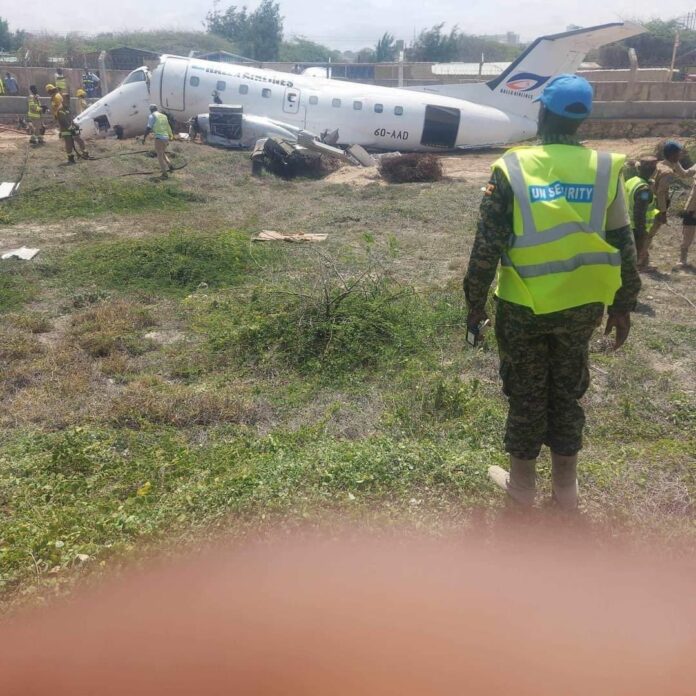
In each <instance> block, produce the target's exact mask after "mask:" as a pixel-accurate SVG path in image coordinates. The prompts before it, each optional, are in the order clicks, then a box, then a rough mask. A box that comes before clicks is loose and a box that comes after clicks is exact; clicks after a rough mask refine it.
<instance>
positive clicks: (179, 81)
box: [160, 58, 189, 111]
mask: <svg viewBox="0 0 696 696" xmlns="http://www.w3.org/2000/svg"><path fill="white" fill-rule="evenodd" d="M188 64H189V62H188V60H187V59H186V58H167V59H166V61H165V63H164V65H163V66H162V81H161V83H160V103H161V104H162V108H163V109H167V110H168V111H183V110H184V109H185V108H186V74H187V72H188Z"/></svg>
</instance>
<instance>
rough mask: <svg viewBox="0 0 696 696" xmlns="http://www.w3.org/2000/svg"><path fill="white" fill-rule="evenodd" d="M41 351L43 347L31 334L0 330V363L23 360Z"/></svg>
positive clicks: (13, 330)
mask: <svg viewBox="0 0 696 696" xmlns="http://www.w3.org/2000/svg"><path fill="white" fill-rule="evenodd" d="M42 351H43V346H42V345H41V343H40V342H39V341H38V340H37V339H36V337H35V336H33V335H32V334H27V333H26V332H24V331H21V330H18V329H15V328H13V327H7V328H5V329H4V330H0V363H10V362H11V361H15V360H25V359H26V358H29V357H31V356H33V355H37V354H39V353H41V352H42Z"/></svg>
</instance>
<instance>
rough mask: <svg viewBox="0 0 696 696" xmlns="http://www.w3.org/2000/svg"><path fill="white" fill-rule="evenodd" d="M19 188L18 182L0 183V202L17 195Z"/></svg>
mask: <svg viewBox="0 0 696 696" xmlns="http://www.w3.org/2000/svg"><path fill="white" fill-rule="evenodd" d="M18 188H19V181H3V182H0V201H1V200H4V199H5V198H10V196H14V195H15V193H17V189H18Z"/></svg>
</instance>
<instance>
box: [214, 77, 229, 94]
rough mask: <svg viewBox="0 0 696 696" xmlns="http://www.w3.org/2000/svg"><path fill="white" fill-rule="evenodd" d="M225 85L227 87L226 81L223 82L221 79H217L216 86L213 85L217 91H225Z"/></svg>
mask: <svg viewBox="0 0 696 696" xmlns="http://www.w3.org/2000/svg"><path fill="white" fill-rule="evenodd" d="M225 87H227V83H226V82H223V81H222V80H218V83H217V86H216V87H215V89H216V90H217V91H218V92H224V91H225Z"/></svg>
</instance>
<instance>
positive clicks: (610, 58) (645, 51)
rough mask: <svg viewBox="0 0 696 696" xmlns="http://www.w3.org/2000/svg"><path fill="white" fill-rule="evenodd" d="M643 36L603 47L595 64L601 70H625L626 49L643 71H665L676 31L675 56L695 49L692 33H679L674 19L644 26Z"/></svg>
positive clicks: (695, 33)
mask: <svg viewBox="0 0 696 696" xmlns="http://www.w3.org/2000/svg"><path fill="white" fill-rule="evenodd" d="M643 26H644V27H645V28H646V29H647V32H646V33H645V34H639V35H638V36H632V37H631V38H630V39H626V40H625V41H621V42H619V43H615V44H611V45H609V46H603V47H602V48H601V49H600V50H599V62H600V64H601V65H602V66H603V67H605V68H628V67H629V65H630V63H629V60H628V49H629V48H635V49H636V53H637V54H638V61H639V63H640V64H641V65H642V66H644V67H667V66H669V65H670V63H671V61H672V51H673V49H674V37H675V34H676V33H677V31H679V34H680V36H679V40H680V43H681V47H680V49H679V55H683V54H685V53H689V52H690V51H693V50H694V49H696V32H693V31H684V30H679V22H678V21H677V20H676V19H673V20H670V21H667V22H665V21H663V20H659V19H656V20H653V21H651V22H644V23H643Z"/></svg>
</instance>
